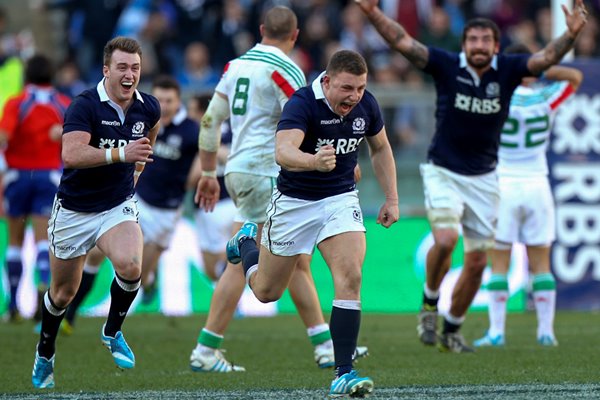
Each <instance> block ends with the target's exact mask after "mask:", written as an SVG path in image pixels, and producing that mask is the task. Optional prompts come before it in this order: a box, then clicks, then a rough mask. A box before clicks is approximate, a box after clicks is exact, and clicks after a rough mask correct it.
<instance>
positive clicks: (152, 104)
mask: <svg viewBox="0 0 600 400" xmlns="http://www.w3.org/2000/svg"><path fill="white" fill-rule="evenodd" d="M142 96H143V97H144V101H146V102H148V107H149V109H150V110H151V113H152V114H151V115H152V117H151V119H150V120H151V121H152V122H153V123H152V126H150V128H153V127H154V126H156V124H157V123H158V121H159V120H160V103H159V102H158V99H157V98H156V97H154V96H152V95H149V94H145V93H144V94H143V95H142Z"/></svg>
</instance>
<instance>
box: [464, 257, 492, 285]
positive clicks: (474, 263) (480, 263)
mask: <svg viewBox="0 0 600 400" xmlns="http://www.w3.org/2000/svg"><path fill="white" fill-rule="evenodd" d="M486 265H487V254H486V253H485V252H483V251H473V252H469V253H467V254H466V255H465V263H464V269H465V271H466V272H467V273H469V274H470V275H472V277H473V279H475V278H481V276H482V275H483V270H484V269H485V267H486Z"/></svg>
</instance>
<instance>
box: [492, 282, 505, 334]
mask: <svg viewBox="0 0 600 400" xmlns="http://www.w3.org/2000/svg"><path fill="white" fill-rule="evenodd" d="M489 296H490V304H489V307H488V314H489V318H490V329H489V332H488V334H489V336H490V337H494V338H495V337H496V336H498V335H504V329H505V326H506V301H507V300H508V290H490V291H489Z"/></svg>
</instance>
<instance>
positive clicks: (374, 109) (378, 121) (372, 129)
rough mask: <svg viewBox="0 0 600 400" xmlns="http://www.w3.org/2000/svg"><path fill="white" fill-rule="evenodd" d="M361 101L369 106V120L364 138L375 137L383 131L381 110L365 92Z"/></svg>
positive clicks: (370, 95)
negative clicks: (364, 101)
mask: <svg viewBox="0 0 600 400" xmlns="http://www.w3.org/2000/svg"><path fill="white" fill-rule="evenodd" d="M363 99H364V100H366V102H367V103H366V104H368V106H369V112H370V120H371V123H370V124H369V128H368V130H367V131H366V132H365V136H375V135H377V134H378V133H379V132H380V131H381V130H382V129H383V125H384V123H383V116H382V115H381V109H380V108H379V104H378V103H377V100H376V99H375V96H373V95H372V94H371V93H370V92H368V91H365V95H364V96H363Z"/></svg>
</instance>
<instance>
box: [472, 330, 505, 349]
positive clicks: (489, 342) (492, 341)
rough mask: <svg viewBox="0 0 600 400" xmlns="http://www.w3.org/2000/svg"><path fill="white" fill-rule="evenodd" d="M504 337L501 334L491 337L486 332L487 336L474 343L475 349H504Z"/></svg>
mask: <svg viewBox="0 0 600 400" xmlns="http://www.w3.org/2000/svg"><path fill="white" fill-rule="evenodd" d="M504 343H505V342H504V335H502V334H499V335H496V336H490V333H489V332H486V334H485V336H484V337H482V338H480V339H477V340H475V341H474V342H473V346H475V347H487V346H491V347H502V346H504Z"/></svg>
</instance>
